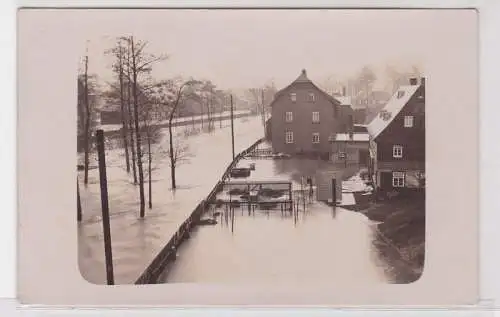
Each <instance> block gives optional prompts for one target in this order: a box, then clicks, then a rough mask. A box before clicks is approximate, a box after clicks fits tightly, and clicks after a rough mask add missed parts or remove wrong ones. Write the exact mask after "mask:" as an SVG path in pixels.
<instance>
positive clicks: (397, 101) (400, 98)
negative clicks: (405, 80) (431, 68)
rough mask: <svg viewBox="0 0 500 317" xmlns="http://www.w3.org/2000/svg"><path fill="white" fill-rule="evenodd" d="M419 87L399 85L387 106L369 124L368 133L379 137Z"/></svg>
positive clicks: (373, 136)
mask: <svg viewBox="0 0 500 317" xmlns="http://www.w3.org/2000/svg"><path fill="white" fill-rule="evenodd" d="M419 87H420V86H419V85H408V86H401V87H399V89H398V91H396V92H395V93H394V95H393V96H392V98H391V99H390V100H389V101H388V102H387V104H386V105H385V107H384V108H383V109H382V110H380V112H379V114H378V115H377V116H376V117H375V118H373V120H372V121H371V122H370V123H369V124H368V126H367V129H368V133H369V134H370V135H371V136H372V138H373V139H375V138H376V137H378V136H379V135H380V133H382V131H384V130H385V128H386V127H387V126H388V125H389V124H390V123H391V122H392V120H394V118H395V117H396V116H397V115H398V114H399V112H400V111H401V109H403V107H404V106H405V105H406V104H407V103H408V101H409V100H410V98H411V97H412V96H413V95H414V94H415V92H416V91H417V89H418V88H419Z"/></svg>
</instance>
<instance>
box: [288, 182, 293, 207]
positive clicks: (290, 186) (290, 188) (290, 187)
mask: <svg viewBox="0 0 500 317" xmlns="http://www.w3.org/2000/svg"><path fill="white" fill-rule="evenodd" d="M288 198H289V200H290V211H292V209H293V201H292V183H289V184H288Z"/></svg>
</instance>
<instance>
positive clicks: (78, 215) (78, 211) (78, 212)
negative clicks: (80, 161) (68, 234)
mask: <svg viewBox="0 0 500 317" xmlns="http://www.w3.org/2000/svg"><path fill="white" fill-rule="evenodd" d="M76 219H77V221H78V222H81V221H82V202H81V200H80V185H79V184H78V177H77V178H76Z"/></svg>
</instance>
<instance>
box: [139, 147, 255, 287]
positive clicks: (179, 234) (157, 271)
mask: <svg viewBox="0 0 500 317" xmlns="http://www.w3.org/2000/svg"><path fill="white" fill-rule="evenodd" d="M263 141H264V139H259V140H257V142H255V143H254V144H252V145H251V146H249V147H248V148H247V149H245V150H244V151H242V152H241V153H239V154H238V155H236V156H235V158H234V160H233V161H232V162H231V163H230V164H229V166H228V167H227V169H226V170H225V172H224V174H222V177H221V179H220V180H219V181H218V182H217V184H216V185H215V186H214V188H213V189H212V191H210V193H209V194H208V196H207V197H206V198H205V199H204V200H202V201H201V202H200V203H199V204H198V205H197V206H196V208H195V209H194V210H193V212H192V213H191V214H190V215H189V216H188V218H187V219H186V220H185V221H184V222H183V223H182V224H181V225H180V226H179V228H178V229H177V230H176V231H175V234H174V235H173V236H172V237H171V238H170V240H169V241H168V242H167V244H166V245H165V247H163V249H162V250H161V251H160V252H159V253H158V255H156V257H155V258H154V259H153V261H152V262H151V263H150V264H149V265H148V267H147V268H146V270H144V272H143V273H142V274H141V276H140V277H139V278H138V279H137V280H136V281H135V284H156V283H158V279H159V278H160V276H161V275H162V273H163V272H164V270H165V269H166V267H167V265H168V264H169V263H170V262H172V261H174V260H175V258H176V257H177V249H178V248H179V246H180V244H181V243H182V242H183V241H184V240H186V239H187V238H189V236H190V231H191V229H192V228H194V227H195V226H196V225H197V223H198V221H199V220H200V219H201V216H202V215H203V213H204V212H205V210H206V207H207V205H208V203H209V202H211V201H212V200H214V199H215V197H216V195H217V193H218V192H219V191H220V189H221V188H222V185H223V183H224V181H225V180H226V179H227V178H228V177H229V174H230V172H231V170H232V169H233V168H234V167H235V166H236V164H238V162H239V161H240V160H241V159H242V158H243V157H245V156H246V155H247V154H248V153H249V152H251V151H252V150H253V149H254V148H255V147H257V146H258V145H259V144H260V143H262V142H263Z"/></svg>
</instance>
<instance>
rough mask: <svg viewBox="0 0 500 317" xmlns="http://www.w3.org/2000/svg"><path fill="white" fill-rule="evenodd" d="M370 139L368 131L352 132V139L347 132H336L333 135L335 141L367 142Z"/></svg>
mask: <svg viewBox="0 0 500 317" xmlns="http://www.w3.org/2000/svg"><path fill="white" fill-rule="evenodd" d="M369 140H370V135H369V134H368V133H353V135H352V139H351V138H350V136H349V133H337V134H336V135H335V141H358V142H363V141H366V142H368V141H369Z"/></svg>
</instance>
